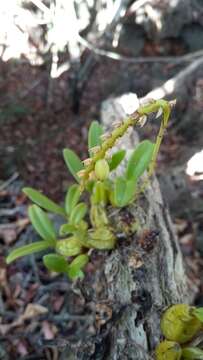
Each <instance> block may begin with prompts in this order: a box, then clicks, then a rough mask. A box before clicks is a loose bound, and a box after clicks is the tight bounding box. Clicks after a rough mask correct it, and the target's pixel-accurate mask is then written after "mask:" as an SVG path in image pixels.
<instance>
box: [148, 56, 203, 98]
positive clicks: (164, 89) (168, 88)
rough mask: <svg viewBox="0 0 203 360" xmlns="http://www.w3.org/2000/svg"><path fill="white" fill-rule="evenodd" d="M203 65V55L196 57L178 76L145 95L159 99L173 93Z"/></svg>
mask: <svg viewBox="0 0 203 360" xmlns="http://www.w3.org/2000/svg"><path fill="white" fill-rule="evenodd" d="M202 65H203V57H201V58H200V59H196V60H195V61H194V62H193V63H192V64H190V65H188V66H186V67H185V68H184V69H183V70H181V71H180V72H179V73H178V74H177V75H176V76H174V77H173V78H171V79H169V80H167V81H166V82H165V83H164V84H163V85H162V86H160V87H158V88H156V89H154V90H152V91H150V92H149V93H148V94H147V96H145V97H147V98H152V99H155V100H158V99H162V98H164V97H166V96H167V95H170V94H172V93H173V92H174V90H175V89H176V88H177V87H179V86H180V85H181V84H182V83H183V82H184V81H185V79H186V77H188V76H189V75H191V74H192V73H193V72H194V71H196V70H197V69H198V68H199V67H200V66H202ZM145 97H144V98H145Z"/></svg>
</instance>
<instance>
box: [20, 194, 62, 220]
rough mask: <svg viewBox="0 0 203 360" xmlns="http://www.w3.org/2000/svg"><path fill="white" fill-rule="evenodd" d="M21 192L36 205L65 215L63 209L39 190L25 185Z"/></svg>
mask: <svg viewBox="0 0 203 360" xmlns="http://www.w3.org/2000/svg"><path fill="white" fill-rule="evenodd" d="M23 192H24V193H25V194H26V195H27V196H28V197H29V199H30V200H32V201H33V202H34V203H36V204H37V205H39V206H41V207H42V208H43V209H45V210H48V211H50V212H53V213H55V214H59V215H63V216H64V215H66V213H65V210H64V209H63V208H62V207H61V206H59V205H57V204H56V203H55V202H54V201H52V200H50V199H49V198H48V197H47V196H45V195H43V194H42V193H40V192H39V191H37V190H35V189H32V188H29V187H26V188H24V189H23Z"/></svg>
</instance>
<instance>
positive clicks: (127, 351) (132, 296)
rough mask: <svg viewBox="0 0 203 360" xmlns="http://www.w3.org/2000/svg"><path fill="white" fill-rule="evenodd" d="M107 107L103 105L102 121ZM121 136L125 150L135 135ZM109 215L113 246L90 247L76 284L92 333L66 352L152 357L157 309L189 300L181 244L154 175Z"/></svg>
mask: <svg viewBox="0 0 203 360" xmlns="http://www.w3.org/2000/svg"><path fill="white" fill-rule="evenodd" d="M111 105H112V106H111V109H114V110H113V113H112V112H111V111H110V113H111V117H116V119H118V117H119V116H120V117H123V113H122V110H121V108H120V105H119V106H118V104H117V103H116V102H114V104H113V103H111ZM107 108H108V111H109V106H107V107H106V108H105V106H104V107H103V122H104V125H105V126H106V125H107V123H108V122H109V115H110V114H109V113H108V112H106V110H105V111H104V109H107ZM109 125H110V124H108V126H109ZM123 141H124V143H123V144H124V146H125V147H127V150H129V149H130V148H131V149H132V148H134V147H135V143H134V142H135V141H137V138H135V135H134V132H133V133H132V134H131V135H128V136H127V137H125V139H124V140H123ZM109 218H110V219H111V224H112V226H113V228H114V229H115V233H116V234H117V238H118V241H117V246H116V249H115V250H112V251H100V252H99V251H93V252H92V256H91V262H92V264H93V267H94V271H92V273H89V274H87V276H86V277H85V279H84V280H83V281H82V283H81V284H80V289H81V292H82V294H83V297H84V299H85V303H86V305H87V304H88V305H89V309H90V308H91V311H92V314H94V331H93V335H92V336H89V337H87V338H86V340H85V341H80V343H78V344H77V345H76V344H75V346H74V348H73V346H71V344H70V346H69V356H70V357H68V358H70V359H71V358H72V359H78V360H89V359H96V360H100V359H105V360H118V359H122V360H127V359H133V360H134V359H135V360H149V359H153V358H154V357H153V350H154V348H155V346H156V344H157V343H158V342H159V341H160V338H161V332H160V317H161V314H162V311H163V310H164V309H165V308H166V307H167V306H169V305H171V304H173V303H178V302H188V289H187V281H186V277H185V273H184V267H183V262H182V256H181V252H180V248H179V245H178V241H177V238H176V235H175V233H174V229H173V225H172V222H171V218H170V214H169V212H168V209H167V206H166V204H164V202H163V200H162V196H161V193H160V189H159V184H158V182H157V180H156V178H155V177H154V178H153V179H152V180H151V184H150V185H149V186H148V188H147V190H146V191H145V193H144V194H143V195H142V196H140V197H139V199H138V200H137V201H136V202H135V203H133V204H131V205H130V206H128V207H126V208H123V209H115V208H109ZM66 354H67V353H66ZM70 354H71V355H70ZM71 356H72V357H71Z"/></svg>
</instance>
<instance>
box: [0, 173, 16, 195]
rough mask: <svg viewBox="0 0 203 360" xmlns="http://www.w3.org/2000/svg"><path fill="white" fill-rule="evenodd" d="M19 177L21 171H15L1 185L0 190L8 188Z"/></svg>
mask: <svg viewBox="0 0 203 360" xmlns="http://www.w3.org/2000/svg"><path fill="white" fill-rule="evenodd" d="M18 177H19V173H18V172H15V173H14V174H13V175H12V176H11V177H10V178H9V179H8V180H6V181H5V182H4V183H3V184H2V185H0V191H2V190H4V189H6V188H7V187H8V186H9V185H10V184H12V182H14V181H15V180H16V179H17V178H18Z"/></svg>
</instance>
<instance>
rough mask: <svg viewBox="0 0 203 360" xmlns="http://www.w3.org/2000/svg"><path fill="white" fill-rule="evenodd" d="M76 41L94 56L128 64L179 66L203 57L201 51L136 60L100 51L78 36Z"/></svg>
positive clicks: (141, 57)
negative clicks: (167, 64) (172, 64)
mask: <svg viewBox="0 0 203 360" xmlns="http://www.w3.org/2000/svg"><path fill="white" fill-rule="evenodd" d="M78 41H79V42H80V43H81V45H83V46H85V47H86V48H88V49H89V50H91V51H93V52H94V53H95V54H97V55H100V56H105V57H109V58H111V59H113V60H118V61H125V62H128V63H135V64H136V63H137V64H139V63H154V62H160V63H168V62H171V63H174V64H179V63H181V62H190V61H193V60H194V58H196V57H201V56H203V50H199V51H195V52H193V53H189V54H186V55H181V56H139V57H137V58H134V57H128V56H124V55H121V54H118V53H116V52H114V51H109V50H104V49H100V48H98V47H95V46H94V45H92V44H91V43H90V42H88V41H87V40H86V39H84V38H83V37H82V36H80V35H78Z"/></svg>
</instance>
